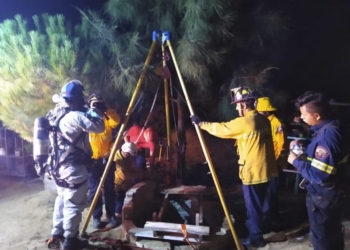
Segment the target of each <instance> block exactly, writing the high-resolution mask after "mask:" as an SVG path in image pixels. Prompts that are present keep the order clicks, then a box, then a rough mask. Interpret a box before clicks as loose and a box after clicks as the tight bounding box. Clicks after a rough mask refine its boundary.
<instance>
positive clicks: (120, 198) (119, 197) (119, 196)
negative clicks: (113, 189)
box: [115, 189, 126, 214]
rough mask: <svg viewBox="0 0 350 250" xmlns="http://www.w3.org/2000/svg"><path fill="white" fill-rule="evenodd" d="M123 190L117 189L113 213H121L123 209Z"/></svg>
mask: <svg viewBox="0 0 350 250" xmlns="http://www.w3.org/2000/svg"><path fill="white" fill-rule="evenodd" d="M125 194H126V193H125V190H124V189H119V190H118V192H117V196H116V199H115V213H117V214H121V213H122V211H123V205H124V199H125Z"/></svg>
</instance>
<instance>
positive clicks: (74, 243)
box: [62, 238, 89, 250]
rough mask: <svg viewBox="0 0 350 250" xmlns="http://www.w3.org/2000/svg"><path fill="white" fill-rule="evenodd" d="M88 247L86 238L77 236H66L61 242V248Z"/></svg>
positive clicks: (76, 249) (72, 249)
mask: <svg viewBox="0 0 350 250" xmlns="http://www.w3.org/2000/svg"><path fill="white" fill-rule="evenodd" d="M88 247H89V242H88V241H87V240H82V239H79V238H66V239H65V240H64V243H63V248H62V250H80V249H84V248H88Z"/></svg>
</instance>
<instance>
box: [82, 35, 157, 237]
mask: <svg viewBox="0 0 350 250" xmlns="http://www.w3.org/2000/svg"><path fill="white" fill-rule="evenodd" d="M152 40H153V42H152V45H151V48H150V50H149V52H148V56H147V58H146V61H145V65H144V66H143V69H142V72H141V75H140V78H139V80H138V82H137V85H136V87H135V91H134V93H133V95H132V97H131V100H130V103H129V106H128V108H127V110H126V113H125V117H124V121H123V123H122V125H121V126H120V129H119V132H118V135H117V138H116V140H115V142H114V144H113V148H112V150H111V153H110V155H109V158H108V161H107V165H106V168H105V170H104V172H103V175H102V178H101V181H100V184H99V185H98V187H97V191H96V194H95V197H94V199H93V200H92V203H91V206H90V208H89V212H88V214H87V216H86V219H85V222H84V225H83V228H82V229H81V234H82V235H83V234H84V233H85V231H86V228H87V226H88V224H89V221H90V218H91V214H92V211H93V210H94V209H95V206H96V203H97V200H98V198H99V196H100V193H101V189H102V187H103V184H104V183H105V180H106V177H107V174H108V171H109V169H110V167H111V164H112V161H113V158H114V155H115V153H116V151H117V146H118V144H119V142H120V141H121V138H122V137H123V133H124V130H125V126H126V124H127V123H128V121H129V118H130V113H131V111H132V108H133V106H134V104H135V101H136V97H137V95H138V93H139V92H140V88H141V85H142V83H143V81H144V79H145V76H146V70H147V66H148V65H149V63H150V61H151V59H152V56H153V53H154V50H155V47H156V43H157V32H153V39H152Z"/></svg>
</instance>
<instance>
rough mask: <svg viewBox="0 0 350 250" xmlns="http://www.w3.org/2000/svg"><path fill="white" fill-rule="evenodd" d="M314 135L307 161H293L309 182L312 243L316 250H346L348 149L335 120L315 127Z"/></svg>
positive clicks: (307, 187) (308, 199)
mask: <svg viewBox="0 0 350 250" xmlns="http://www.w3.org/2000/svg"><path fill="white" fill-rule="evenodd" d="M311 131H312V132H313V139H312V141H311V143H310V144H309V145H308V147H307V158H306V159H302V158H297V159H295V160H294V161H293V165H294V166H295V167H296V168H297V169H298V170H299V171H300V173H301V175H302V176H303V177H304V178H305V179H306V186H305V187H306V189H307V191H308V194H307V198H306V206H307V210H308V216H309V224H310V237H311V242H312V245H313V247H314V249H317V250H338V249H339V250H340V249H344V237H343V233H342V224H341V187H340V186H341V177H342V176H343V175H344V173H345V164H342V163H345V162H346V161H347V157H348V156H347V154H348V150H347V146H346V144H345V140H344V136H343V133H342V131H341V129H340V127H339V126H338V123H337V121H335V120H328V121H323V122H322V123H320V124H318V125H315V126H312V127H311Z"/></svg>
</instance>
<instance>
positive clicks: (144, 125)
mask: <svg viewBox="0 0 350 250" xmlns="http://www.w3.org/2000/svg"><path fill="white" fill-rule="evenodd" d="M160 83H161V81H159V84H158V88H157V92H156V94H155V96H154V99H153V103H152V106H151V109H150V111H149V113H148V116H147V119H146V121H145V123H144V124H143V127H142V130H141V132H140V134H139V136H138V137H137V139H136V141H135V142H134V143H137V142H138V141H139V139H140V137H141V135H142V133H143V131H145V128H146V126H147V123H148V120H149V118H150V117H151V114H152V111H153V108H154V105H155V104H156V100H157V96H158V92H159V87H160Z"/></svg>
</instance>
